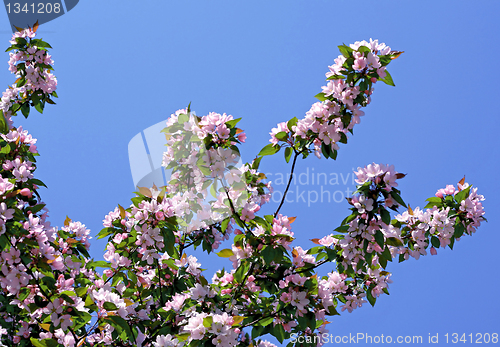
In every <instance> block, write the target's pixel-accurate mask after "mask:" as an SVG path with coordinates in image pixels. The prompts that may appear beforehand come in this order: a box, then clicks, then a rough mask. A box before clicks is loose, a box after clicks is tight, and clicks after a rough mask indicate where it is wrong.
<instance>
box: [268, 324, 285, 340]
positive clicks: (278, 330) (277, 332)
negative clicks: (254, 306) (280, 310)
mask: <svg viewBox="0 0 500 347" xmlns="http://www.w3.org/2000/svg"><path fill="white" fill-rule="evenodd" d="M271 335H273V336H274V337H276V338H277V339H278V341H279V342H280V343H283V341H284V340H285V329H284V328H283V325H281V324H276V325H275V326H274V328H273V329H272V330H271Z"/></svg>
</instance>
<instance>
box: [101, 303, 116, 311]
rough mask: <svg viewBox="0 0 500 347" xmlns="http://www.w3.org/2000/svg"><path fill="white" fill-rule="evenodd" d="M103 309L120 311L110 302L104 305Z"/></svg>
mask: <svg viewBox="0 0 500 347" xmlns="http://www.w3.org/2000/svg"><path fill="white" fill-rule="evenodd" d="M102 307H104V309H105V310H106V311H115V310H117V309H118V307H116V305H115V304H113V303H112V302H108V301H106V302H105V303H104V304H102Z"/></svg>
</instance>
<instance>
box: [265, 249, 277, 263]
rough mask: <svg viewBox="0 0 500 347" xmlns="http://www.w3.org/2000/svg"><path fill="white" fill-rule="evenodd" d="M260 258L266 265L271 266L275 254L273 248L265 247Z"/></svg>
mask: <svg viewBox="0 0 500 347" xmlns="http://www.w3.org/2000/svg"><path fill="white" fill-rule="evenodd" d="M261 254H262V257H263V258H264V261H265V262H266V264H268V265H269V264H271V262H272V261H273V260H274V257H275V256H276V252H275V250H274V248H273V246H266V248H264V249H263V250H262V252H261Z"/></svg>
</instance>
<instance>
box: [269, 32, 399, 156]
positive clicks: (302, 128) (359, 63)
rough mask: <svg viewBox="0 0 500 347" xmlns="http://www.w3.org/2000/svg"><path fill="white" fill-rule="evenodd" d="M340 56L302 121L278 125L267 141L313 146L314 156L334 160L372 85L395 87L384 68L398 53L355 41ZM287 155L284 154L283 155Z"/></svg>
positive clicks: (304, 147) (373, 43) (300, 147)
mask: <svg viewBox="0 0 500 347" xmlns="http://www.w3.org/2000/svg"><path fill="white" fill-rule="evenodd" d="M339 48H340V51H341V53H342V54H341V55H339V57H338V58H336V59H335V63H334V64H333V65H331V66H329V72H327V73H326V77H327V80H328V83H327V85H326V86H323V87H322V93H319V94H318V95H316V98H318V99H319V100H320V102H316V103H314V104H313V105H312V106H311V108H310V109H309V111H307V112H306V116H305V117H304V118H303V119H296V118H294V119H292V120H290V121H289V122H288V123H287V122H283V123H280V124H278V127H277V128H273V129H272V131H271V133H270V134H271V139H270V142H271V144H272V145H275V146H279V142H284V143H285V144H287V145H289V146H292V147H293V148H294V149H295V150H297V151H298V152H305V151H308V148H309V146H310V145H313V146H314V152H315V155H316V156H317V157H318V158H321V155H322V154H323V156H324V157H326V158H333V159H335V158H336V156H337V150H338V149H339V145H338V144H339V143H347V136H348V133H349V132H350V133H352V129H353V128H354V125H355V124H359V123H360V117H361V116H363V115H364V112H363V111H362V110H361V108H362V107H365V106H366V105H368V104H369V103H370V95H371V94H372V93H373V84H375V83H376V82H377V81H383V82H385V83H387V84H390V85H394V83H393V82H392V78H391V76H390V74H389V73H388V72H387V70H386V66H387V65H388V64H389V63H390V61H391V60H392V59H395V58H397V57H398V56H399V54H401V52H393V51H391V49H390V48H389V47H388V46H386V45H385V44H384V43H379V42H378V40H371V39H370V42H367V41H358V42H356V43H354V44H351V45H350V46H346V45H343V46H339ZM285 156H286V154H285Z"/></svg>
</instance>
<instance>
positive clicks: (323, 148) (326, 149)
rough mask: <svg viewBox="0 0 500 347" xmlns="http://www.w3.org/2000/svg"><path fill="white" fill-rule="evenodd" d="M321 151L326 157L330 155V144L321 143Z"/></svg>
mask: <svg viewBox="0 0 500 347" xmlns="http://www.w3.org/2000/svg"><path fill="white" fill-rule="evenodd" d="M321 153H323V156H324V157H325V158H326V159H328V158H330V156H331V155H332V148H331V147H330V145H325V143H321Z"/></svg>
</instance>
